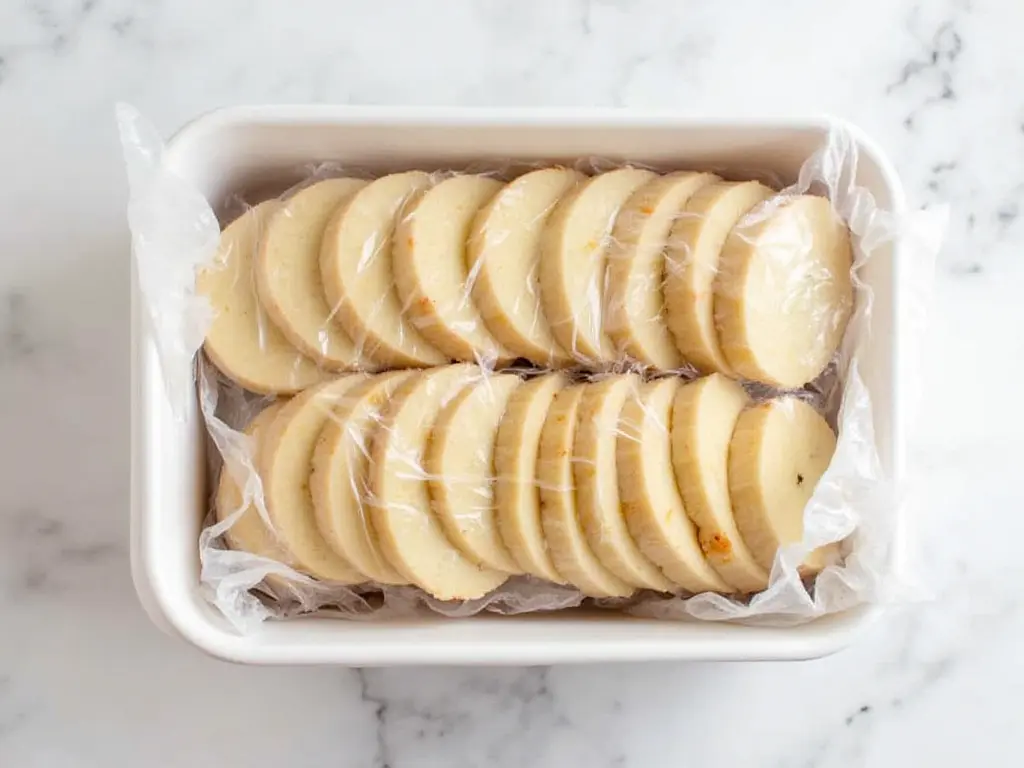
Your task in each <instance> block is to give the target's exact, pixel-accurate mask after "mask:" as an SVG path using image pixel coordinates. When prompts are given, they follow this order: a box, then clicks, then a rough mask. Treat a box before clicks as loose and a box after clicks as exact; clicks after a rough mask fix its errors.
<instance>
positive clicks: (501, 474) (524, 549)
mask: <svg viewBox="0 0 1024 768" xmlns="http://www.w3.org/2000/svg"><path fill="white" fill-rule="evenodd" d="M568 384H569V380H568V379H566V378H565V377H564V376H563V375H562V374H560V373H549V374H547V375H545V376H539V377H537V378H535V379H531V380H529V381H527V382H526V383H525V384H523V385H522V386H521V387H518V388H517V389H516V390H515V391H514V392H513V393H512V397H511V398H510V399H509V402H508V407H507V408H506V410H505V416H504V418H502V420H501V425H500V426H499V427H498V437H497V439H496V441H495V444H494V474H495V476H496V485H495V489H494V500H495V504H496V506H497V511H498V527H499V529H500V530H501V538H502V539H503V540H504V542H505V545H506V546H507V547H508V549H509V551H510V552H511V553H512V556H513V557H514V558H515V560H516V564H517V565H518V566H519V569H520V570H521V571H523V572H525V573H529V574H530V575H532V576H537V577H538V578H541V579H547V580H548V581H553V582H555V583H556V584H564V583H565V579H563V578H562V575H561V574H560V573H559V572H558V570H557V569H556V568H555V564H554V562H553V561H552V559H551V553H550V552H548V544H547V540H546V539H545V538H544V529H543V528H542V527H541V523H540V490H539V489H538V487H537V477H536V471H537V455H538V452H539V450H540V434H541V430H542V429H543V428H544V420H545V419H546V418H547V415H548V410H549V409H550V408H551V403H552V401H553V400H554V398H555V394H556V393H557V392H558V391H559V390H561V389H562V388H564V387H566V386H568Z"/></svg>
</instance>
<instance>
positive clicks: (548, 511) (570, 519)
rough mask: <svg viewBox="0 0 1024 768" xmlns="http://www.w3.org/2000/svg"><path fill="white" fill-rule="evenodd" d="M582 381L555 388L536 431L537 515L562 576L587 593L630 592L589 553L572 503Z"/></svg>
mask: <svg viewBox="0 0 1024 768" xmlns="http://www.w3.org/2000/svg"><path fill="white" fill-rule="evenodd" d="M583 390H584V385H582V384H577V385H576V386H573V387H566V388H563V389H560V390H559V391H558V392H556V393H555V397H554V401H553V402H552V404H551V409H550V410H549V411H548V415H547V419H546V420H545V422H544V428H543V430H542V431H541V436H540V452H539V454H538V457H537V483H538V485H539V486H540V520H541V526H542V528H543V530H544V536H545V537H546V538H547V542H548V551H549V552H550V553H551V559H552V561H553V562H554V564H555V568H556V569H557V570H558V573H560V574H561V575H562V576H563V577H564V579H565V580H566V581H568V582H569V583H570V584H572V585H573V586H574V587H576V588H577V589H579V590H580V592H582V593H583V594H584V595H587V596H588V597H629V596H630V595H631V594H633V592H634V589H633V587H632V586H630V585H629V584H627V583H626V582H625V581H623V580H622V579H620V578H619V577H618V576H616V575H615V574H614V573H612V572H611V571H610V570H608V569H607V568H606V567H605V566H604V565H603V564H602V563H601V561H600V560H599V559H598V558H597V555H595V554H594V552H593V550H592V549H591V548H590V544H589V543H588V542H587V537H586V535H585V534H584V533H583V527H582V524H581V522H580V519H579V515H578V514H577V509H576V481H575V479H574V478H573V443H574V442H575V438H576V425H577V423H578V415H579V405H580V401H581V400H582V399H583Z"/></svg>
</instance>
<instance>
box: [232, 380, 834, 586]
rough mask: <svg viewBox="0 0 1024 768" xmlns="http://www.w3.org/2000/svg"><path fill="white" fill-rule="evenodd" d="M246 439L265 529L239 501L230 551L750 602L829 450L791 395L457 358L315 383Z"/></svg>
mask: <svg viewBox="0 0 1024 768" xmlns="http://www.w3.org/2000/svg"><path fill="white" fill-rule="evenodd" d="M247 432H248V433H249V434H250V435H251V436H252V437H253V438H254V440H255V443H256V445H257V450H256V456H255V466H256V469H257V471H258V474H259V476H260V478H261V481H262V485H263V499H264V501H265V507H266V511H267V513H268V515H269V520H270V523H271V524H272V526H273V530H274V532H275V533H276V535H272V534H271V533H270V532H269V530H268V529H267V528H266V526H265V525H264V523H263V519H262V517H261V516H260V514H259V512H258V510H257V509H255V508H254V507H251V508H249V509H246V510H244V511H243V512H242V513H241V516H240V517H239V518H238V519H237V520H236V521H235V523H234V525H233V526H232V527H231V528H230V530H229V532H228V536H229V543H230V544H231V545H232V546H233V547H238V548H241V549H245V550H247V551H250V552H254V553H256V554H261V555H264V556H267V557H271V558H273V559H275V560H278V561H280V562H283V563H286V564H289V565H291V566H292V567H294V568H296V569H297V570H298V571H300V572H303V573H306V574H308V575H310V576H312V577H315V578H317V579H321V580H324V581H330V582H334V583H343V584H357V583H362V582H374V583H377V584H393V585H403V584H413V585H416V586H418V587H420V588H422V589H423V590H425V591H426V592H428V593H429V594H431V595H433V596H435V597H437V598H440V599H445V600H449V599H469V598H475V597H480V596H482V595H485V594H487V593H488V592H490V591H492V590H494V589H495V588H497V587H498V586H500V585H501V584H502V583H504V582H505V581H506V580H507V579H508V578H509V577H510V576H512V575H516V574H527V575H530V576H533V577H536V578H540V579H546V580H548V581H552V582H556V583H565V584H571V585H573V586H575V587H577V588H578V589H579V590H580V591H581V592H583V593H584V594H585V595H588V596H592V597H623V596H628V595H630V594H632V593H633V592H634V591H636V590H638V589H650V590H656V591H659V592H666V593H698V592H707V591H713V592H721V593H748V592H754V591H758V590H760V589H763V588H764V587H765V586H766V584H767V582H768V573H769V571H770V569H771V567H772V563H773V562H774V559H775V554H776V552H777V550H778V549H779V547H781V546H783V545H785V544H789V543H793V542H798V541H800V539H801V537H802V532H803V510H804V506H805V504H806V502H807V500H808V498H809V497H810V495H811V493H812V492H813V490H814V488H815V486H816V485H817V484H818V482H819V480H820V479H821V477H822V475H823V474H824V472H825V469H826V467H827V466H828V463H829V460H830V459H831V456H832V453H833V452H834V450H835V437H834V435H833V433H832V431H831V429H830V428H829V427H828V425H827V424H826V423H825V421H824V420H823V419H822V418H821V417H820V416H819V415H818V413H817V412H816V411H814V410H813V409H812V408H811V407H810V406H808V405H807V404H806V403H804V402H803V401H802V400H800V399H798V398H795V397H792V396H786V397H780V398H777V399H774V400H770V401H767V402H763V403H758V404H755V403H752V402H751V401H750V400H749V399H748V398H747V396H746V394H745V392H744V390H743V389H742V388H741V387H740V386H739V385H737V384H735V383H734V382H732V381H731V380H729V379H728V378H726V377H723V376H721V375H717V374H716V375H711V376H707V377H704V378H701V379H697V380H694V381H691V382H684V381H683V380H681V379H679V378H677V377H669V378H663V379H655V380H652V381H648V382H643V381H641V380H640V379H639V378H638V377H636V376H633V375H614V376H608V377H604V378H602V379H600V380H596V381H591V382H584V383H574V382H573V381H572V380H570V379H568V378H567V377H566V376H565V375H563V374H562V373H559V372H557V371H556V372H551V373H547V374H542V375H538V376H536V377H533V378H530V379H526V380H524V379H522V378H520V377H519V376H516V375H513V374H510V373H504V374H494V373H490V372H488V371H485V370H483V369H481V368H479V367H477V366H475V365H469V364H460V365H444V366H438V367H434V368H431V369H428V370H402V371H393V372H388V373H380V374H364V373H356V374H349V375H344V376H342V377H340V378H334V379H330V380H327V381H323V382H320V383H318V384H316V385H314V386H312V387H309V388H308V389H306V390H305V391H303V392H302V393H301V394H299V395H298V396H296V397H294V398H291V399H290V400H286V401H283V402H279V403H276V404H274V405H272V406H271V407H270V408H268V409H267V410H265V411H263V413H261V414H260V415H259V416H258V417H257V418H256V419H255V420H254V421H253V423H252V424H251V425H250V427H249V429H248V430H247ZM216 501H217V513H218V517H219V518H221V519H224V518H226V517H227V516H228V515H231V514H233V513H235V512H237V510H238V509H239V507H240V506H241V504H242V494H241V492H240V490H239V489H238V487H237V486H236V485H235V481H234V479H233V478H232V476H231V474H229V473H227V472H224V473H222V476H221V481H220V487H219V489H218V493H217V497H216ZM832 556H834V552H833V550H832V549H831V548H829V549H826V550H818V551H815V552H813V553H811V555H809V556H808V557H807V558H806V560H805V561H804V564H803V566H802V568H803V570H804V571H805V572H806V573H814V572H816V571H817V570H820V568H821V567H823V566H824V565H825V564H826V562H827V561H828V560H829V558H830V557H832Z"/></svg>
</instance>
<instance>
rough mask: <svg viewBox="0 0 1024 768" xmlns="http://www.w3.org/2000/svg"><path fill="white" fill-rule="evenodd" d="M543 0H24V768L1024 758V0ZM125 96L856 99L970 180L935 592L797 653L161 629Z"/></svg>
mask: <svg viewBox="0 0 1024 768" xmlns="http://www.w3.org/2000/svg"><path fill="white" fill-rule="evenodd" d="M541 5H542V4H540V3H524V2H515V1H514V0H507V1H506V2H484V1H483V0H479V1H477V2H472V3H470V2H465V3H444V4H442V3H437V2H398V1H397V0H395V1H394V2H389V3H366V2H355V1H350V2H338V1H337V0H317V1H316V2H307V3H301V4H299V3H281V2H272V0H265V1H263V2H255V3H253V2H248V1H247V0H230V1H229V0H223V1H222V2H216V3H211V2H204V1H203V0H177V2H173V3H171V2H166V1H165V2H143V1H142V0H136V1H135V2H132V1H131V0H9V1H8V2H5V3H3V4H2V5H0V169H2V171H3V174H4V180H5V183H3V184H0V253H2V255H3V257H2V258H0V414H2V417H0V424H2V426H3V431H4V440H3V442H2V444H0V451H2V461H0V482H2V487H3V493H2V496H0V497H2V500H3V501H2V503H0V616H2V619H0V765H3V766H11V768H23V767H24V768H29V767H34V766H46V767H47V768H49V767H50V766H69V767H75V768H77V767H79V766H121V765H135V764H141V765H147V766H160V767H161V768H162V767H163V766H179V765H180V766H189V767H190V768H200V767H201V766H225V765H247V766H251V767H252V768H262V767H263V766H277V765H282V764H287V765H292V766H296V767H299V766H301V767H305V766H341V765H344V766H347V765H352V766H370V765H376V766H388V767H389V768H406V767H407V766H409V767H411V766H451V765H494V766H519V765H533V766H538V767H540V766H569V765H584V764H586V765H594V766H605V765H608V766H620V765H621V766H633V765H636V766H652V765H688V766H718V765H727V766H732V767H733V768H745V767H746V766H801V767H804V766H808V767H809V766H815V767H816V768H833V767H835V766H890V765H892V766H896V765H929V766H959V765H991V766H1011V765H1012V766H1017V765H1020V764H1021V762H1022V753H1024V748H1022V747H1021V746H1020V733H1019V731H1018V730H1017V729H1018V728H1021V727H1022V726H1024V707H1022V706H1021V704H1020V699H1021V693H1022V691H1024V656H1022V655H1021V652H1020V647H1021V640H1022V639H1024V609H1022V606H1021V598H1020V589H1019V584H1020V583H1021V582H1022V581H1024V558H1022V557H1021V556H1020V552H1021V550H1020V548H1019V547H1020V546H1021V542H1022V541H1024V515H1021V514H1020V513H1021V511H1022V509H1024V490H1022V488H1021V485H1020V476H1021V462H1022V460H1024V414H1022V413H1021V411H1020V410H1019V406H1018V405H1017V404H1016V401H1017V399H1018V397H1019V395H1018V394H1016V392H1017V386H1018V384H1019V381H1020V376H1021V374H1022V373H1024V368H1022V366H1024V362H1022V361H1024V356H1022V353H1024V333H1022V332H1021V330H1020V329H1021V327H1022V324H1024V302H1022V301H1021V298H1020V297H1021V291H1022V290H1024V260H1022V259H1021V258H1020V251H1021V249H1022V248H1024V216H1021V215H1020V213H1021V206H1022V204H1024V95H1022V94H1024V90H1022V87H1021V86H1022V84H1024V56H1022V55H1021V46H1020V30H1021V29H1022V28H1024V5H1022V4H1021V3H1019V2H1015V1H1014V0H934V2H927V3H925V2H920V0H918V1H916V2H915V1H912V0H863V1H862V2H859V3H843V4H839V3H822V2H818V1H817V0H777V2H772V3H764V2H760V1H759V0H738V1H737V2H733V3H729V4H721V3H715V4H712V3H707V2H704V3H701V2H695V1H694V2H669V1H668V0H663V1H662V2H626V1H624V0H623V1H613V0H578V1H575V0H574V1H566V2H560V3H544V4H543V6H544V10H543V12H542V11H541V9H540V6H541ZM297 6H301V7H297ZM726 6H727V7H726ZM117 100H125V101H128V102H131V103H133V104H135V105H137V106H138V107H139V108H140V109H141V110H142V111H143V113H144V114H145V115H147V116H148V117H149V118H150V119H152V120H153V121H154V122H155V123H156V124H157V125H158V126H159V127H160V129H161V130H162V131H164V132H165V133H168V134H169V133H170V132H171V131H173V130H174V129H175V128H176V127H177V126H179V125H180V124H181V123H183V122H184V121H185V120H187V119H188V118H190V117H191V116H193V115H195V114H197V113H200V112H202V111H204V110H207V109H210V108H212V107H215V106H219V105H223V104H231V103H245V102H275V101H286V102H340V103H387V104H463V105H559V106H565V105H570V106H571V105H618V106H627V107H639V106H657V107H667V108H678V109H682V110H688V111H692V112H694V113H695V114H715V113H718V114H792V113H797V114H806V113H808V112H817V111H827V112H833V113H837V114H840V115H843V116H845V117H848V118H850V119H852V120H853V121H855V122H857V123H859V124H860V125H861V126H862V127H863V128H864V129H866V130H867V131H868V132H869V133H870V134H872V135H873V136H874V137H876V138H877V140H878V141H879V142H880V143H881V144H882V145H883V146H884V147H885V148H886V149H887V150H888V151H889V152H890V153H891V155H892V157H893V158H894V160H895V162H896V165H897V167H898V169H899V171H900V172H901V174H902V175H903V177H904V180H905V183H906V186H907V190H908V194H909V196H910V199H911V201H912V203H913V204H915V205H928V204H932V203H935V202H938V201H948V202H949V203H951V204H952V206H953V218H952V223H951V230H950V234H949V238H948V245H947V247H946V248H945V250H944V253H943V254H942V256H941V258H940V264H939V272H938V277H937V281H936V285H935V302H934V308H933V310H934V311H933V316H932V325H931V327H932V331H933V332H932V334H931V337H930V342H929V350H930V354H929V355H928V358H927V363H926V366H925V371H924V373H925V374H926V376H927V382H928V385H927V387H926V389H925V391H924V392H923V396H922V398H921V400H920V416H921V419H920V426H919V428H918V429H917V430H916V431H915V432H914V434H913V436H912V442H911V459H912V462H911V468H912V473H911V478H912V480H911V483H910V485H909V487H908V493H910V494H911V496H910V499H911V506H912V508H913V510H914V521H915V526H914V534H913V536H914V541H915V543H916V544H917V545H918V546H917V549H918V550H919V552H920V557H919V564H920V570H919V581H920V584H921V585H923V586H924V587H925V590H924V591H918V592H916V594H917V595H919V597H918V598H917V599H916V600H915V602H913V603H912V604H911V605H909V606H907V607H905V608H902V609H900V610H897V611H894V613H893V615H892V616H891V617H890V618H889V619H888V620H887V621H886V622H884V624H882V625H880V626H878V627H876V628H875V630H874V631H873V632H872V633H871V635H870V636H869V637H867V638H865V639H864V640H863V641H862V642H861V643H860V644H858V645H857V646H855V647H853V648H851V649H849V650H847V651H845V652H843V653H840V654H839V655H837V656H834V657H831V658H828V659H824V660H820V661H813V662H806V663H790V664H763V663H749V664H649V665H637V666H592V667H555V668H539V669H537V668H535V669H499V670H494V669H422V670H410V669H397V670H372V671H365V672H357V671H351V670H344V669H337V670H332V669H264V668H245V667H239V666H232V665H228V664H224V663H221V662H217V661H214V660H211V659H208V658H206V657H205V656H203V655H202V654H201V653H199V652H198V651H196V650H194V649H192V648H190V647H188V646H186V645H185V644H183V643H182V642H179V641H176V640H172V639H170V638H168V637H165V636H163V635H162V634H161V633H160V632H159V631H157V630H156V629H155V628H154V627H152V626H151V625H150V623H149V621H148V619H147V618H146V617H145V616H144V614H143V612H142V610H141V608H140V607H139V605H138V603H137V601H136V599H135V596H134V593H133V588H132V585H131V580H130V576H129V570H128V553H127V539H128V530H127V529H128V524H127V521H128V509H127V508H128V399H129V382H128V354H127V351H128V332H129V331H128V316H129V313H128V233H127V228H126V223H125V211H124V209H125V198H126V189H125V187H126V185H125V179H124V173H123V168H122V164H121V160H120V156H119V148H118V145H117V136H116V131H115V127H114V119H113V104H114V102H115V101H117ZM1017 537H1021V540H1020V541H1018V539H1017ZM922 595H923V597H922ZM286 761H287V762H286Z"/></svg>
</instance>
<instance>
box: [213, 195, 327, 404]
mask: <svg viewBox="0 0 1024 768" xmlns="http://www.w3.org/2000/svg"><path fill="white" fill-rule="evenodd" d="M279 205H280V203H279V202H278V201H277V200H270V201H267V202H265V203H260V204H259V205H257V206H256V207H255V208H251V209H249V210H248V211H246V212H245V213H243V214H242V215H241V216H239V217H238V218H237V219H235V220H234V221H233V222H231V223H230V224H229V225H228V226H227V228H225V230H224V231H223V232H222V233H221V236H220V246H219V247H218V249H217V254H216V256H215V257H214V263H213V264H212V265H211V266H209V267H207V268H205V269H203V270H201V271H200V272H199V274H198V275H197V276H196V292H197V293H198V294H200V295H202V296H206V298H207V299H209V301H210V305H211V306H212V308H213V313H214V317H213V322H212V323H211V324H210V327H209V329H208V330H207V331H206V340H205V341H204V342H203V348H204V349H205V350H206V354H207V356H208V357H209V358H210V360H212V361H213V364H214V365H216V366H217V368H219V369H220V371H221V373H223V374H224V375H225V376H227V377H228V378H229V379H231V380H232V381H234V382H235V383H236V384H238V385H240V386H242V387H245V388H246V389H248V390H250V391H252V392H259V393H260V394H264V395H272V394H282V393H285V394H289V393H292V392H298V391H299V390H301V389H305V388H306V387H309V386H312V385H313V384H316V383H317V382H318V381H321V380H322V379H323V378H324V376H325V374H324V373H323V372H322V371H321V370H320V369H319V368H318V367H317V365H316V363H315V362H313V360H311V359H310V358H308V357H306V356H305V355H303V354H302V353H301V352H299V351H298V350H297V349H296V348H295V346H294V345H292V344H291V342H289V341H288V339H287V338H285V336H284V334H282V333H281V331H280V330H278V328H277V326H276V325H274V324H273V323H272V322H271V321H270V318H269V317H268V316H267V315H266V313H265V312H264V311H263V308H262V307H260V303H259V300H258V299H257V298H256V289H255V286H254V284H253V279H254V278H253V260H254V255H255V253H256V249H257V247H258V243H259V242H260V239H261V237H262V236H263V232H264V229H265V228H266V225H267V221H268V219H269V218H270V216H271V214H273V212H274V211H276V210H277V208H278V206H279Z"/></svg>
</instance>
